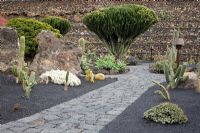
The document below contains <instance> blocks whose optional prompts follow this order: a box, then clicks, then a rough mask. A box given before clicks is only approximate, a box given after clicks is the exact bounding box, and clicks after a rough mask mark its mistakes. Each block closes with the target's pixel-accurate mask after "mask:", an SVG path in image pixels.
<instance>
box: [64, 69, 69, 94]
mask: <svg viewBox="0 0 200 133" xmlns="http://www.w3.org/2000/svg"><path fill="white" fill-rule="evenodd" d="M68 80H69V71H67V74H66V78H65V87H64V90H65V91H67V90H68V84H67V82H68Z"/></svg>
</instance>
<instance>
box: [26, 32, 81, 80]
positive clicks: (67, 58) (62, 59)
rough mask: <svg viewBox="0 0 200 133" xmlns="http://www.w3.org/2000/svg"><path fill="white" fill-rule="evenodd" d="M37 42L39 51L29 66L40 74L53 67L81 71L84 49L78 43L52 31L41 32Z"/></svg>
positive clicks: (73, 71) (77, 72) (74, 71)
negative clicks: (66, 39) (61, 37)
mask: <svg viewBox="0 0 200 133" xmlns="http://www.w3.org/2000/svg"><path fill="white" fill-rule="evenodd" d="M37 42H38V53H37V54H36V56H35V58H34V60H33V62H32V63H31V65H30V67H29V68H30V70H33V71H35V72H36V74H37V75H38V76H39V75H40V74H42V73H44V72H46V71H50V70H52V69H60V70H66V71H70V72H72V73H74V74H79V73H80V72H81V67H80V64H81V56H82V51H81V48H80V47H79V46H78V45H76V44H74V43H72V42H67V41H64V40H63V39H59V38H57V37H56V36H55V34H54V33H53V32H51V31H42V32H41V33H39V34H38V36H37Z"/></svg>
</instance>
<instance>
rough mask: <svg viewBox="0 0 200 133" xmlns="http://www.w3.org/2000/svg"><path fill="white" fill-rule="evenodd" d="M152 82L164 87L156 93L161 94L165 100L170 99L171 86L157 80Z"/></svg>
mask: <svg viewBox="0 0 200 133" xmlns="http://www.w3.org/2000/svg"><path fill="white" fill-rule="evenodd" d="M152 82H153V83H154V84H156V85H158V86H160V88H161V89H162V90H156V91H155V93H156V94H159V95H161V96H162V97H163V98H164V99H165V100H170V95H169V92H168V87H169V86H167V87H165V86H163V85H162V84H160V83H158V82H156V81H152Z"/></svg>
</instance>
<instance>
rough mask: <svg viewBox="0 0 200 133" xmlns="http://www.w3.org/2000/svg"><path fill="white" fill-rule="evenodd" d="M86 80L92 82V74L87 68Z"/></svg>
mask: <svg viewBox="0 0 200 133" xmlns="http://www.w3.org/2000/svg"><path fill="white" fill-rule="evenodd" d="M85 78H86V80H87V81H89V82H91V83H94V74H93V72H92V70H90V69H88V70H87V71H86V76H85Z"/></svg>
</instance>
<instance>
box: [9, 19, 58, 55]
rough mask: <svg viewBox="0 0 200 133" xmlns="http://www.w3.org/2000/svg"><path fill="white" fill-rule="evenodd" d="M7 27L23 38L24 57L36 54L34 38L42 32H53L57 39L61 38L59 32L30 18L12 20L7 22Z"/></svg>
mask: <svg viewBox="0 0 200 133" xmlns="http://www.w3.org/2000/svg"><path fill="white" fill-rule="evenodd" d="M7 26H9V27H13V28H15V29H16V30H17V33H18V36H19V37H20V36H25V38H26V48H25V57H27V56H28V57H33V56H34V55H35V54H36V52H37V46H38V44H37V42H36V36H37V35H38V34H39V33H40V32H41V31H42V30H50V31H53V32H54V33H55V34H56V35H57V36H58V37H61V34H60V32H59V30H56V29H54V28H53V27H51V26H50V25H48V24H46V23H42V22H40V21H37V20H35V19H30V18H14V19H11V20H9V21H8V23H7Z"/></svg>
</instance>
